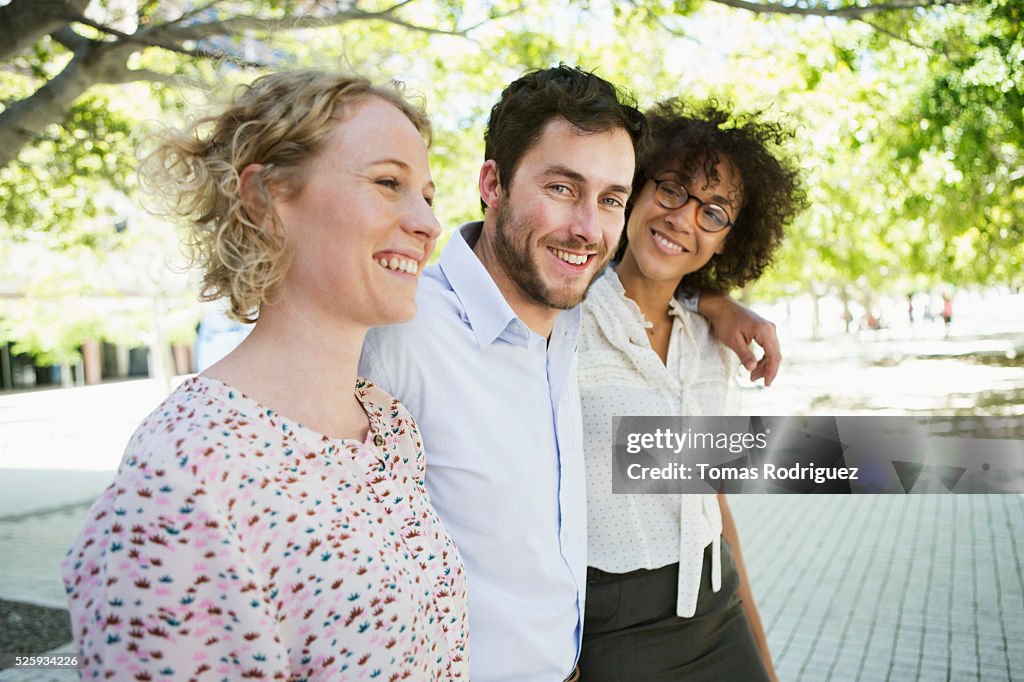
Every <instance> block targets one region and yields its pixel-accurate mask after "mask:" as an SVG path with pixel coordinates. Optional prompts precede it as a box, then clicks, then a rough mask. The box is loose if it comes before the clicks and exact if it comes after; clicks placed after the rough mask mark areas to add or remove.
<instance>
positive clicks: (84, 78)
mask: <svg viewBox="0 0 1024 682" xmlns="http://www.w3.org/2000/svg"><path fill="white" fill-rule="evenodd" d="M137 49H139V48H138V46H136V45H128V44H121V43H90V44H88V45H85V46H83V47H82V48H80V49H79V50H77V51H76V52H75V56H74V58H73V59H72V60H71V61H70V62H68V65H67V66H66V67H64V70H63V71H61V72H60V73H59V74H57V76H56V77H54V78H53V79H52V80H51V81H49V82H48V83H46V85H44V86H43V87H41V88H39V89H38V90H36V91H35V93H33V94H32V95H31V96H29V97H27V98H25V99H23V100H19V101H17V102H14V103H12V104H11V105H10V106H9V107H8V108H7V109H6V110H5V111H4V112H3V113H0V167H3V166H5V165H7V164H8V163H9V162H10V161H12V160H14V159H16V158H17V156H18V152H19V151H20V150H21V148H22V147H24V146H25V145H26V144H28V143H29V142H31V141H32V140H33V139H34V138H35V137H37V136H38V135H40V134H41V133H42V132H43V131H44V130H45V129H46V126H48V125H50V124H52V123H60V122H62V121H63V120H64V119H65V118H66V117H67V115H68V110H69V109H70V108H71V105H72V104H74V102H75V100H76V99H78V98H79V97H80V96H82V94H83V93H85V92H86V91H87V90H88V89H89V88H91V87H92V86H94V85H96V84H98V83H118V82H123V81H124V80H125V76H126V75H127V74H128V73H129V69H128V57H129V55H131V53H132V52H134V51H135V50H137Z"/></svg>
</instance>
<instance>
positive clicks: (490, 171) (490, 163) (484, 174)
mask: <svg viewBox="0 0 1024 682" xmlns="http://www.w3.org/2000/svg"><path fill="white" fill-rule="evenodd" d="M477 184H478V186H479V188H480V200H481V201H483V202H484V204H486V205H487V207H488V208H496V207H497V206H498V204H499V203H500V202H501V195H502V192H501V183H500V182H499V180H498V162H497V161H495V160H494V159H488V160H487V161H484V165H482V166H481V167H480V178H479V180H478V182H477Z"/></svg>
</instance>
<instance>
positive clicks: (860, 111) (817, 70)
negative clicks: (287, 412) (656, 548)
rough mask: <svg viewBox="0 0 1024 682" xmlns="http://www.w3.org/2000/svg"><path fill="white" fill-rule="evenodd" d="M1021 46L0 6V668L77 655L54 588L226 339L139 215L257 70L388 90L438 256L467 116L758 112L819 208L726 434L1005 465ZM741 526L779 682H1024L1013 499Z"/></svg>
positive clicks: (202, 10) (82, 1)
mask: <svg viewBox="0 0 1024 682" xmlns="http://www.w3.org/2000/svg"><path fill="white" fill-rule="evenodd" d="M1022 24H1024V5H1022V3H1021V2H1020V1H1019V0H952V1H950V2H934V1H933V0H898V1H893V0H857V1H848V0H800V1H798V2H787V3H776V2H773V1H771V0H674V1H673V0H631V1H616V0H591V1H583V2H576V1H574V0H572V1H570V2H559V3H554V2H550V1H548V0H538V1H535V2H528V3H527V2H514V1H511V0H496V1H494V2H486V1H479V2H467V3H462V2H452V1H448V0H391V1H383V2H378V1H376V0H340V1H339V0H264V1H248V2H246V1H218V0H198V1H196V2H182V1H175V0H169V1H164V2H153V1H151V0H91V1H90V0H0V653H4V652H10V653H13V652H26V653H39V652H42V651H48V650H52V649H53V648H54V647H61V646H64V645H65V644H66V642H68V641H69V640H70V631H69V629H68V626H67V617H66V612H65V611H64V610H63V589H62V586H61V584H60V577H59V571H58V568H57V567H58V564H59V562H60V559H61V557H62V556H63V552H64V549H65V548H66V547H67V546H68V544H69V543H70V541H71V538H72V537H73V535H74V533H75V532H76V531H77V527H78V524H79V523H81V519H82V518H83V517H84V515H85V513H86V510H87V509H88V505H89V504H90V503H91V501H92V499H94V498H95V496H96V494H98V492H99V491H100V490H102V489H103V487H104V486H105V485H106V484H107V483H108V482H109V480H110V479H111V477H112V475H113V471H114V469H115V468H116V466H117V462H118V460H119V458H120V453H121V450H122V448H123V446H124V443H125V442H126V441H127V439H128V436H129V435H130V433H131V431H132V430H133V429H134V427H135V425H136V424H137V423H138V422H139V421H140V420H141V419H142V418H143V417H144V416H145V415H146V414H147V413H148V412H149V411H150V410H151V409H152V408H153V407H155V406H156V404H157V403H159V402H160V400H162V398H163V397H164V396H165V395H166V394H167V393H168V392H169V391H170V390H171V389H172V387H173V386H174V385H176V383H177V382H178V381H180V379H181V377H182V376H183V375H187V374H189V373H192V372H195V371H197V370H198V369H201V368H203V367H205V366H207V365H209V364H210V363H212V362H213V361H215V360H216V359H217V358H218V357H220V356H221V355H222V354H223V353H225V352H226V351H227V350H228V349H230V348H231V347H233V345H234V344H235V343H237V342H238V340H239V339H240V338H241V337H242V336H243V335H244V333H245V329H244V328H242V327H240V326H239V325H236V324H234V323H231V322H230V321H228V320H227V319H226V318H225V317H224V316H223V314H222V312H221V309H220V308H219V307H218V306H217V305H216V304H210V305H203V306H201V305H199V304H198V303H197V302H196V291H197V279H196V276H195V274H194V273H189V272H187V271H185V270H184V269H183V267H182V266H183V264H184V258H183V256H182V254H181V251H180V249H179V247H178V233H177V229H178V228H177V227H176V226H174V225H169V224H166V223H164V222H161V221H160V220H158V219H156V218H153V217H152V216H150V215H149V214H147V212H146V210H145V205H146V199H145V197H143V196H141V195H140V193H139V191H138V186H137V181H136V178H135V174H134V171H135V166H136V159H137V153H138V150H139V149H144V148H145V146H146V144H147V141H149V140H151V139H152V137H151V136H152V133H153V132H154V131H155V130H157V129H158V128H159V126H160V125H165V124H171V125H180V124H183V123H185V122H187V121H188V120H190V119H193V118H195V117H198V116H201V115H203V114H204V113H206V112H207V111H208V110H209V107H210V106H214V107H215V106H217V105H218V104H219V103H220V102H222V101H224V99H225V98H226V97H227V96H228V95H229V94H230V93H231V92H232V91H233V89H234V88H235V87H236V86H237V85H238V84H240V83H245V82H248V81H250V80H252V79H253V78H255V77H256V76H257V75H259V74H261V73H264V72H265V71H267V70H270V69H274V68H284V67H293V66H318V67H322V68H335V69H343V70H354V71H357V72H360V73H363V74H365V75H368V76H370V77H371V78H374V79H377V80H381V79H391V78H394V79H398V80H401V81H403V82H404V83H405V84H406V87H407V89H408V91H410V92H412V93H414V94H416V95H417V96H418V97H420V98H422V101H423V102H424V104H425V105H426V108H427V110H428V111H429V113H430V115H431V118H432V120H433V122H434V126H435V142H434V145H433V148H432V151H431V163H432V168H433V173H434V179H435V181H436V183H437V187H438V190H437V197H436V201H435V209H436V210H437V212H438V214H439V217H440V218H441V221H442V224H443V225H444V226H445V228H446V230H447V231H446V235H447V234H450V232H451V230H452V229H454V227H456V226H457V225H458V224H459V223H461V222H463V221H465V220H472V219H476V218H478V217H479V215H480V214H479V203H478V201H477V194H476V177H477V171H478V169H479V164H480V163H481V161H482V159H483V143H482V138H483V128H484V124H485V121H486V117H487V114H488V112H489V109H490V106H491V105H492V104H493V103H494V102H495V101H496V99H497V97H498V95H499V93H500V91H501V89H502V88H503V87H504V86H505V85H506V84H507V83H508V82H509V81H511V80H513V79H514V78H516V77H518V76H519V75H521V74H522V73H523V72H524V71H526V70H527V69H529V68H536V67H546V66H549V65H552V64H556V63H558V62H565V63H568V64H577V65H580V66H582V67H583V68H586V69H590V70H595V71H597V72H598V73H599V74H600V75H602V76H604V77H605V78H607V79H609V80H611V81H613V82H615V83H617V84H620V85H621V86H623V87H624V88H625V89H627V90H629V91H630V92H632V93H633V94H634V96H635V97H636V99H637V100H638V101H639V103H640V105H641V106H642V107H646V106H648V105H650V104H653V103H654V102H656V101H657V100H659V99H661V98H665V97H668V96H676V95H683V96H692V97H701V98H703V97H715V98H717V99H719V100H721V101H723V102H731V103H733V104H734V105H735V106H736V107H737V108H738V109H740V110H747V111H750V110H767V112H768V115H769V117H770V118H778V119H782V120H785V121H786V122H787V123H788V124H789V125H790V126H791V127H793V128H795V129H796V130H797V131H798V134H797V137H796V139H795V140H794V142H793V146H792V153H793V154H795V155H796V156H797V157H798V158H799V159H801V165H802V167H803V168H804V170H805V174H806V175H805V178H806V184H807V188H808V191H809V198H810V200H811V203H810V208H809V210H807V211H806V212H805V213H804V214H803V215H802V216H800V218H799V219H798V220H797V222H796V224H795V225H794V226H793V227H792V229H791V230H790V232H789V235H788V238H787V242H786V244H785V246H784V248H783V250H782V253H781V254H780V256H779V257H778V258H777V262H776V264H775V266H774V267H773V269H772V270H771V271H770V272H769V273H768V274H767V275H766V276H765V277H763V278H762V279H761V280H760V281H758V282H757V283H755V284H754V285H752V286H750V287H749V288H748V289H745V290H743V291H738V292H735V294H734V295H736V296H737V297H739V298H741V299H742V300H743V301H745V302H746V303H747V304H748V305H751V306H753V307H754V308H755V309H756V310H757V311H758V312H760V313H761V314H763V315H764V316H766V317H768V318H769V319H771V320H772V321H774V322H775V323H776V324H777V325H778V329H779V335H780V337H781V338H782V341H783V354H784V356H785V358H786V359H785V362H784V365H783V369H782V372H781V373H780V375H779V378H778V379H777V381H776V382H775V385H774V386H773V387H771V388H769V389H765V388H763V387H761V386H752V385H746V386H745V389H744V394H745V399H744V412H745V413H748V414H782V415H792V414H897V415H898V414H908V415H913V414H927V415H932V416H941V415H973V414H977V415H1000V416H1005V417H1016V418H1019V419H1018V420H1017V422H1016V423H1017V424H1018V427H1017V429H1016V434H1015V437H1017V438H1024V293H1022V291H1021V287H1022V286H1024V36H1022V33H1021V26H1022ZM442 242H443V239H442ZM339 295H344V292H339ZM740 498H743V499H740ZM734 507H735V509H736V513H737V517H738V518H739V522H740V530H741V533H743V534H744V536H745V537H749V538H750V539H749V540H748V541H747V543H746V544H749V547H750V549H748V550H747V552H746V554H747V561H748V563H750V564H751V573H752V578H753V582H754V587H755V594H758V598H759V600H761V602H762V609H763V612H764V615H765V621H766V625H767V626H768V628H769V639H770V642H771V644H772V648H773V651H775V652H776V657H777V659H779V670H780V674H782V675H783V678H784V679H808V680H818V679H996V680H1001V679H1006V680H1010V679H1022V678H1024V650H1022V646H1021V645H1020V642H1021V641H1024V577H1022V570H1021V565H1022V562H1024V547H1022V545H1024V541H1021V540H1019V539H1018V538H1019V537H1021V529H1024V501H1022V498H1021V497H1020V496H999V497H993V498H990V497H983V496H963V498H961V499H959V501H958V500H957V499H956V498H955V497H954V496H951V495H950V496H938V497H932V496H907V497H906V498H899V499H896V498H888V497H886V498H878V499H867V498H864V499H855V498H852V499H842V500H840V499H837V498H827V497H822V498H800V499H797V498H784V497H775V498H770V499H769V498H764V499H759V498H756V497H753V496H750V497H745V496H737V499H736V500H735V502H734ZM897 521H898V523H897ZM865 528H867V529H873V530H871V531H868V534H867V535H865V534H864V533H865V531H864V529H865ZM823 548H827V549H828V557H826V558H827V559H828V560H827V561H826V560H823V559H822V557H821V554H822V549H823ZM869 550H870V551H869ZM894 567H895V568H894ZM883 569H884V570H883ZM821 590H825V592H821ZM887 590H889V591H892V590H894V591H892V592H891V593H890V592H887ZM883 595H884V596H883ZM894 609H895V610H894ZM954 615H955V617H954ZM823 652H824V653H823ZM35 672H36V675H34V676H31V677H24V679H40V677H39V674H38V673H39V671H35ZM18 674H19V672H18V671H15V670H7V671H2V672H0V679H22V678H18V677H16V676H17V675H18ZM24 674H27V671H25V673H24ZM54 674H55V675H56V673H54ZM62 679H66V678H62Z"/></svg>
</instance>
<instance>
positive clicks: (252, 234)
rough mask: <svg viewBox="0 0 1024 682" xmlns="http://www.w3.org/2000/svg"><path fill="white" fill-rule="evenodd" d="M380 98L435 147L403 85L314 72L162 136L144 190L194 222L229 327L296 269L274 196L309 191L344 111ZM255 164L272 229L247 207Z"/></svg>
mask: <svg viewBox="0 0 1024 682" xmlns="http://www.w3.org/2000/svg"><path fill="white" fill-rule="evenodd" d="M374 97H375V98H378V99H382V100H384V101H386V102H390V103H391V104H393V105H395V107H397V108H398V109H399V110H400V111H401V112H402V113H403V114H405V116H406V117H407V118H408V119H409V121H411V122H412V124H413V125H414V126H416V129H417V130H418V131H419V132H420V134H421V135H423V137H424V139H425V140H426V142H427V144H428V145H429V144H430V142H431V128H430V122H429V120H428V119H427V116H426V114H425V113H424V112H423V110H422V109H421V108H420V107H418V106H414V105H413V104H411V103H410V102H409V101H408V100H407V99H406V97H405V94H404V91H403V88H402V86H401V84H398V83H392V84H390V85H388V86H375V85H373V84H372V83H371V82H370V81H369V80H367V79H365V78H362V77H359V76H351V75H344V74H339V73H330V72H325V71H319V70H312V69H303V70H292V71H282V72H279V73H274V74H270V75H267V76H262V77H261V78H257V79H256V80H255V81H253V82H252V83H251V84H250V85H247V86H243V87H242V88H241V89H240V91H239V92H238V93H236V95H235V96H234V98H233V100H232V101H231V103H230V104H229V105H228V107H227V109H226V110H225V111H223V112H222V113H220V114H218V115H215V116H207V117H204V118H200V119H198V120H197V121H195V122H194V123H193V124H192V125H190V126H189V127H188V128H187V129H185V130H176V129H166V130H164V131H163V132H162V133H161V134H159V136H158V138H157V147H156V149H154V150H153V151H152V152H150V153H148V154H146V155H145V156H144V157H143V159H142V161H141V163H140V167H139V176H140V182H141V184H142V186H143V187H144V188H145V189H146V190H148V191H149V192H151V193H152V194H153V195H155V196H156V197H158V198H159V199H161V200H162V202H161V203H162V205H163V210H162V211H161V212H162V213H164V214H165V215H169V216H173V217H175V218H179V219H185V220H186V222H187V224H188V227H189V230H188V233H187V235H186V237H185V239H184V241H185V246H186V248H187V250H188V252H189V257H190V265H191V266H196V267H199V268H200V269H201V270H202V271H203V279H202V289H201V291H200V295H199V300H201V301H213V300H216V299H219V298H221V297H227V298H228V299H229V300H230V303H231V308H230V311H229V312H228V314H229V316H230V317H232V318H234V319H236V320H238V321H240V322H245V323H253V322H255V321H256V319H257V318H258V317H259V310H260V306H261V305H262V304H263V303H265V302H267V301H268V299H269V294H270V291H271V289H272V288H273V287H274V285H275V284H277V283H278V282H280V281H281V279H282V278H283V277H284V275H285V273H286V272H287V269H288V263H289V258H288V249H287V244H286V240H285V236H284V233H283V230H282V229H281V224H280V220H279V218H278V216H277V213H276V211H275V210H274V201H273V196H274V195H275V194H276V195H277V196H280V197H283V198H288V197H293V196H295V194H297V193H298V192H299V191H301V190H302V187H303V185H304V183H305V180H306V177H305V174H306V170H307V168H308V166H309V163H308V162H309V161H310V160H311V159H312V158H313V157H314V156H315V155H316V154H317V153H318V152H319V151H320V150H321V149H322V148H323V146H324V143H325V142H326V140H327V137H328V135H329V134H330V133H331V131H332V130H333V128H334V126H335V125H337V123H338V121H339V119H340V118H341V117H342V116H343V115H344V113H345V110H346V109H349V108H351V107H352V106H353V105H354V104H357V103H359V102H362V101H365V100H366V99H368V98H374ZM249 164H261V165H262V166H263V169H262V171H261V172H260V173H259V174H257V176H256V178H257V181H256V184H255V187H254V190H255V192H256V194H257V197H256V198H257V199H258V201H259V202H261V203H262V205H263V206H264V207H265V208H266V216H267V217H268V218H269V219H270V221H271V225H270V226H269V229H268V228H267V226H261V225H257V224H256V223H255V222H253V220H252V219H251V217H250V216H249V215H247V214H246V211H245V207H244V205H243V200H242V196H241V174H242V171H243V170H244V169H245V167H246V166H248V165H249ZM272 190H273V191H272Z"/></svg>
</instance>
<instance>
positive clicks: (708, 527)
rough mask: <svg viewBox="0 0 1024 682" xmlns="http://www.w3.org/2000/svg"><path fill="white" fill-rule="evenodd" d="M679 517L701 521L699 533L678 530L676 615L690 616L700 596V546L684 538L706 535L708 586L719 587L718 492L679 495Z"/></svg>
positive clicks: (719, 513)
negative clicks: (709, 550) (709, 555)
mask: <svg viewBox="0 0 1024 682" xmlns="http://www.w3.org/2000/svg"><path fill="white" fill-rule="evenodd" d="M679 500H680V501H679V504H680V509H679V514H680V516H679V518H680V519H693V522H694V523H698V524H701V526H702V527H701V529H700V532H699V533H696V534H687V533H683V532H682V523H680V524H679V525H680V532H679V583H678V593H677V596H676V615H677V616H679V617H681V618H691V617H693V615H694V614H695V613H696V612H697V597H698V596H699V595H700V576H701V571H702V570H703V568H704V548H705V547H707V545H704V546H702V547H698V546H697V545H698V544H699V543H696V542H689V543H688V542H687V537H708V536H711V537H713V538H714V539H713V540H712V541H711V589H712V590H713V591H715V592H718V591H719V590H720V589H722V509H721V507H719V505H718V495H714V494H709V495H680V496H679Z"/></svg>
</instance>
